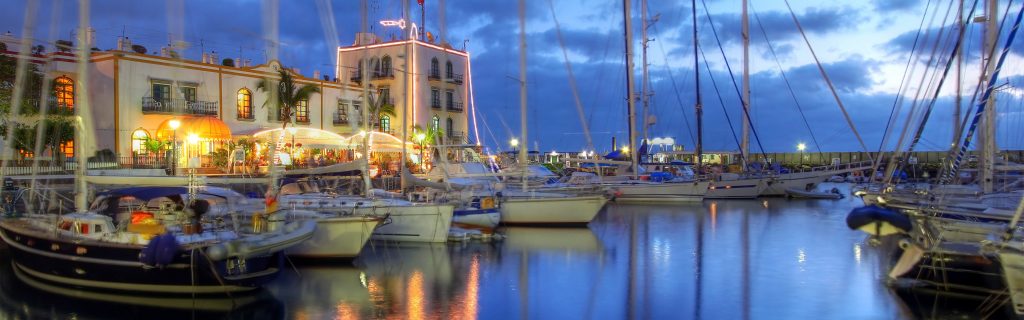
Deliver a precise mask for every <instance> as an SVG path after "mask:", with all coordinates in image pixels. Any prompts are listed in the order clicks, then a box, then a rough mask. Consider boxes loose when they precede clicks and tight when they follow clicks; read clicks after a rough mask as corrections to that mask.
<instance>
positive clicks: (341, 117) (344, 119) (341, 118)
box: [333, 112, 348, 126]
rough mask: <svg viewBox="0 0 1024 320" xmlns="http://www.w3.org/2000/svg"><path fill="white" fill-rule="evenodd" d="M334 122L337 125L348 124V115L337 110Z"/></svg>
mask: <svg viewBox="0 0 1024 320" xmlns="http://www.w3.org/2000/svg"><path fill="white" fill-rule="evenodd" d="M333 122H334V125H336V126H346V125H348V115H347V114H341V113H337V112H335V113H334V121H333Z"/></svg>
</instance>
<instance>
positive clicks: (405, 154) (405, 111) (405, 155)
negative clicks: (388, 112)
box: [398, 1, 447, 194]
mask: <svg viewBox="0 0 1024 320" xmlns="http://www.w3.org/2000/svg"><path fill="white" fill-rule="evenodd" d="M402 20H404V21H412V19H411V18H409V1H402ZM401 32H402V38H406V39H405V40H413V41H414V40H415V39H412V37H409V34H408V33H406V32H405V29H402V31H401ZM410 46H412V42H410V43H408V44H406V45H404V46H402V51H403V52H402V56H404V57H405V66H404V67H402V69H405V72H403V73H402V83H403V84H404V85H402V88H403V89H405V90H402V161H400V163H399V165H398V166H399V168H400V169H399V171H398V174H399V176H400V177H402V178H401V179H398V181H399V184H400V188H401V189H402V194H405V189H406V188H408V187H409V186H408V185H407V183H406V181H407V180H408V179H406V177H405V173H406V172H407V171H408V170H407V169H408V167H406V165H405V164H406V161H408V160H409V151H408V148H407V147H408V145H406V140H408V139H409V110H410V108H409V106H410V105H412V103H411V99H409V87H410V85H409V72H411V71H412V70H410V69H411V66H412V62H411V60H412V59H411V58H409V57H410V56H409V47H410ZM420 161H423V159H420ZM445 180H447V179H445Z"/></svg>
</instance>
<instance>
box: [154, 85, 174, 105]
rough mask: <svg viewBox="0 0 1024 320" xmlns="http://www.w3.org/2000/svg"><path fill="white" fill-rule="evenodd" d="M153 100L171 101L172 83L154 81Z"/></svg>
mask: <svg viewBox="0 0 1024 320" xmlns="http://www.w3.org/2000/svg"><path fill="white" fill-rule="evenodd" d="M153 101H160V102H163V103H165V104H166V103H169V102H170V101H171V85H170V84H166V83H153Z"/></svg>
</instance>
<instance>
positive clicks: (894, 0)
mask: <svg viewBox="0 0 1024 320" xmlns="http://www.w3.org/2000/svg"><path fill="white" fill-rule="evenodd" d="M919 3H921V0H872V1H871V4H872V5H874V6H875V9H876V10H878V11H879V12H886V11H899V10H904V11H905V10H911V9H914V8H917V5H918V4H919Z"/></svg>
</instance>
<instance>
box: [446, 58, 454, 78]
mask: <svg viewBox="0 0 1024 320" xmlns="http://www.w3.org/2000/svg"><path fill="white" fill-rule="evenodd" d="M444 78H445V79H452V78H455V69H454V68H453V67H452V62H451V61H448V62H446V63H445V65H444Z"/></svg>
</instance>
